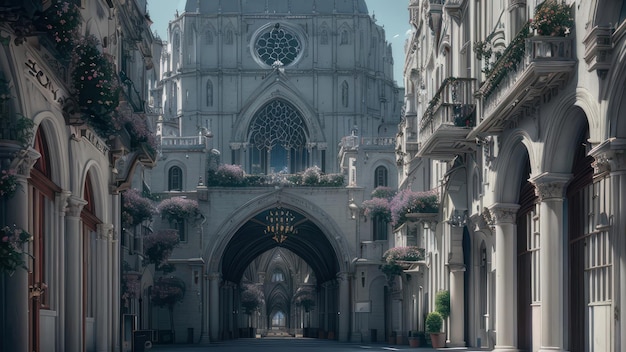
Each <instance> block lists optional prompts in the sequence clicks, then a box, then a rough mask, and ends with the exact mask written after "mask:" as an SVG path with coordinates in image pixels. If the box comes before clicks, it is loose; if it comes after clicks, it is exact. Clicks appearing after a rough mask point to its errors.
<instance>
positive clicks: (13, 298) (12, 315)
mask: <svg viewBox="0 0 626 352" xmlns="http://www.w3.org/2000/svg"><path fill="white" fill-rule="evenodd" d="M0 148H1V149H2V150H0V154H1V155H0V158H1V159H4V160H1V161H2V162H3V163H4V162H5V161H6V160H7V159H8V158H11V157H13V154H12V152H11V149H9V148H6V149H5V146H4V145H3V146H0ZM5 153H7V154H6V155H5ZM39 156H40V155H39V153H37V152H36V151H35V150H33V149H31V150H22V151H19V152H17V157H15V158H14V159H13V160H12V161H11V166H10V167H11V168H12V169H15V170H16V171H17V191H16V192H15V194H14V195H13V197H12V198H10V199H8V200H7V201H6V202H7V203H6V221H7V223H6V224H5V225H7V226H9V227H12V226H13V225H15V226H16V227H18V228H20V229H24V230H29V229H28V214H29V211H28V182H27V179H28V177H29V176H30V170H31V168H32V166H33V165H34V164H35V161H36V160H37V159H38V158H39ZM22 248H23V249H24V250H25V251H26V250H27V248H28V244H24V245H23V246H22ZM22 259H23V260H24V262H25V264H26V266H27V267H29V268H30V270H32V267H30V266H31V265H32V261H31V260H30V259H29V258H28V256H27V255H26V254H22ZM0 275H2V273H0ZM5 283H6V288H7V289H5V291H4V295H5V298H6V301H5V302H4V303H5V307H6V320H5V325H4V327H5V331H4V332H3V333H2V334H0V337H2V338H6V341H4V342H3V343H0V348H1V347H2V345H3V344H4V346H5V347H6V348H7V350H10V351H26V350H28V331H29V326H28V317H29V316H28V314H29V309H28V305H29V303H30V301H29V299H28V296H29V289H28V270H27V269H23V268H21V267H18V268H16V269H15V271H14V272H13V274H12V275H5ZM1 296H2V295H0V297H1Z"/></svg>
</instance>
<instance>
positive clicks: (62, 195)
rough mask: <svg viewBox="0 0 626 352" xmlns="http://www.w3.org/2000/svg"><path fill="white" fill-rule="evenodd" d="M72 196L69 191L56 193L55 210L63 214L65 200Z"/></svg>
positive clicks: (65, 206)
mask: <svg viewBox="0 0 626 352" xmlns="http://www.w3.org/2000/svg"><path fill="white" fill-rule="evenodd" d="M71 195H72V192H70V191H61V192H59V193H57V207H58V208H57V209H58V210H59V212H60V213H65V211H66V210H67V200H68V199H69V197H70V196H71Z"/></svg>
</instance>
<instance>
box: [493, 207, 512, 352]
mask: <svg viewBox="0 0 626 352" xmlns="http://www.w3.org/2000/svg"><path fill="white" fill-rule="evenodd" d="M517 209H519V205H518V204H500V203H497V204H494V205H492V206H491V207H490V208H489V211H490V213H491V217H492V219H493V220H494V225H495V238H496V241H495V242H496V253H495V267H496V322H495V323H496V324H495V326H496V345H495V348H494V349H495V350H496V351H507V352H508V351H511V352H514V351H517V252H516V244H517V226H516V223H515V216H516V214H517Z"/></svg>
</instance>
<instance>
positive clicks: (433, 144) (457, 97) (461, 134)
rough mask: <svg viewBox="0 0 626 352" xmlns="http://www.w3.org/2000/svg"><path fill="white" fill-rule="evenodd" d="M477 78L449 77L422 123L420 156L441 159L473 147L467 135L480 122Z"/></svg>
mask: <svg viewBox="0 0 626 352" xmlns="http://www.w3.org/2000/svg"><path fill="white" fill-rule="evenodd" d="M475 116H476V113H475V105H474V80H473V79H471V78H452V77H451V78H447V79H445V80H444V81H443V83H442V84H441V87H440V88H439V90H437V93H436V94H435V96H434V97H433V99H432V100H431V101H430V103H429V104H428V108H427V109H426V112H424V115H423V116H422V120H421V122H420V130H419V142H420V148H419V150H418V152H417V155H418V156H419V157H429V158H433V159H439V160H448V159H452V158H454V156H456V155H457V154H459V153H462V152H469V151H472V150H473V143H467V142H466V137H467V135H468V134H469V133H470V131H471V128H472V127H474V125H475V122H476V117H475Z"/></svg>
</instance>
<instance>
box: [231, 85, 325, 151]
mask: <svg viewBox="0 0 626 352" xmlns="http://www.w3.org/2000/svg"><path fill="white" fill-rule="evenodd" d="M276 98H282V99H284V100H286V101H288V102H289V103H290V104H292V105H293V106H294V107H295V108H296V109H297V110H298V111H299V112H300V114H301V116H302V119H303V120H304V123H305V125H306V128H307V130H308V131H309V141H310V142H324V141H325V138H324V135H323V129H322V127H321V125H320V123H319V120H318V119H317V113H316V111H315V109H314V108H313V107H312V106H311V105H309V104H308V103H307V102H306V101H304V100H303V99H302V98H301V95H300V94H299V93H298V92H297V90H296V89H295V88H294V87H292V86H291V85H290V84H287V83H284V82H283V81H282V80H281V81H279V82H273V83H271V82H270V83H269V84H267V85H262V86H261V87H259V89H257V91H256V92H254V93H253V94H252V95H251V96H250V98H249V99H248V101H247V102H246V103H245V104H244V105H243V108H242V109H241V112H240V114H239V116H238V117H237V120H236V121H235V124H234V125H235V126H236V128H235V131H234V132H233V141H235V142H240V143H245V142H246V139H247V137H248V128H249V126H250V124H251V123H252V119H253V118H254V117H255V114H256V112H257V111H258V110H260V109H261V108H262V107H263V106H265V104H267V103H268V102H270V101H272V100H274V99H276Z"/></svg>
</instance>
